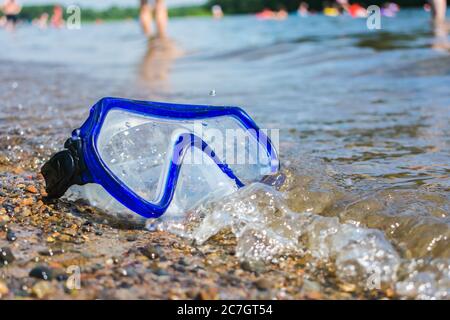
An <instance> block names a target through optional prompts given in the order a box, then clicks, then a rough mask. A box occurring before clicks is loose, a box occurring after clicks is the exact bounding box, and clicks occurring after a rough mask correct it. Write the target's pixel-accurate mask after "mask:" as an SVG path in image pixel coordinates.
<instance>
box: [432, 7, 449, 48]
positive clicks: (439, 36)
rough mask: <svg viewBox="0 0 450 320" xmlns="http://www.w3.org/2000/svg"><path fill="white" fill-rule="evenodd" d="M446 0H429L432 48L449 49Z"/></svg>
mask: <svg viewBox="0 0 450 320" xmlns="http://www.w3.org/2000/svg"><path fill="white" fill-rule="evenodd" d="M446 13H447V0H431V16H432V22H433V26H434V36H435V39H434V42H433V45H432V48H433V49H435V50H439V51H449V50H450V43H449V40H448V32H449V30H450V24H449V23H448V21H447V20H446Z"/></svg>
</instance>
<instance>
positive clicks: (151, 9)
mask: <svg viewBox="0 0 450 320" xmlns="http://www.w3.org/2000/svg"><path fill="white" fill-rule="evenodd" d="M140 3H141V4H140V12H139V20H140V22H141V26H142V30H143V31H144V33H145V35H147V36H151V34H152V22H153V17H154V19H155V22H156V35H157V37H158V38H165V37H166V36H167V22H168V20H169V18H168V13H167V7H166V3H165V1H164V0H150V1H149V0H140Z"/></svg>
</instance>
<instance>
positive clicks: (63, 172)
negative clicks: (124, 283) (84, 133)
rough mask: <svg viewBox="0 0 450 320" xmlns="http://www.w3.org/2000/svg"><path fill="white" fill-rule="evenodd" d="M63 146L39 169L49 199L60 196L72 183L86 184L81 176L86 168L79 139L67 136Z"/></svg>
mask: <svg viewBox="0 0 450 320" xmlns="http://www.w3.org/2000/svg"><path fill="white" fill-rule="evenodd" d="M64 148H66V150H63V151H60V152H58V153H56V154H55V155H53V156H52V157H51V158H50V160H49V161H47V162H46V163H45V164H44V166H43V167H42V169H41V173H42V175H43V176H44V179H45V184H46V188H45V189H46V191H47V199H49V200H51V199H57V198H60V197H62V196H63V195H64V193H66V191H67V189H69V188H70V187H71V186H72V185H75V184H76V185H84V184H86V182H84V181H83V178H82V174H83V172H85V171H87V168H86V165H85V163H84V159H83V151H82V141H81V139H79V138H77V139H73V138H69V139H68V140H67V141H66V143H65V144H64Z"/></svg>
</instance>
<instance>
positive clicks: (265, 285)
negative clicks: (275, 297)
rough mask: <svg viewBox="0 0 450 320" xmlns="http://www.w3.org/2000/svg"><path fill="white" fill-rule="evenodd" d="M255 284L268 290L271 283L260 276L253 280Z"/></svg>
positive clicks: (261, 288) (260, 288)
mask: <svg viewBox="0 0 450 320" xmlns="http://www.w3.org/2000/svg"><path fill="white" fill-rule="evenodd" d="M255 286H256V287H257V288H258V289H259V290H269V289H270V288H272V283H271V282H270V281H269V280H267V279H265V278H261V279H258V280H256V281H255Z"/></svg>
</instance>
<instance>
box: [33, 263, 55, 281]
mask: <svg viewBox="0 0 450 320" xmlns="http://www.w3.org/2000/svg"><path fill="white" fill-rule="evenodd" d="M29 276H30V277H33V278H37V279H41V280H52V278H53V271H52V269H50V268H48V267H46V266H37V267H35V268H34V269H32V270H31V271H30V273H29Z"/></svg>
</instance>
